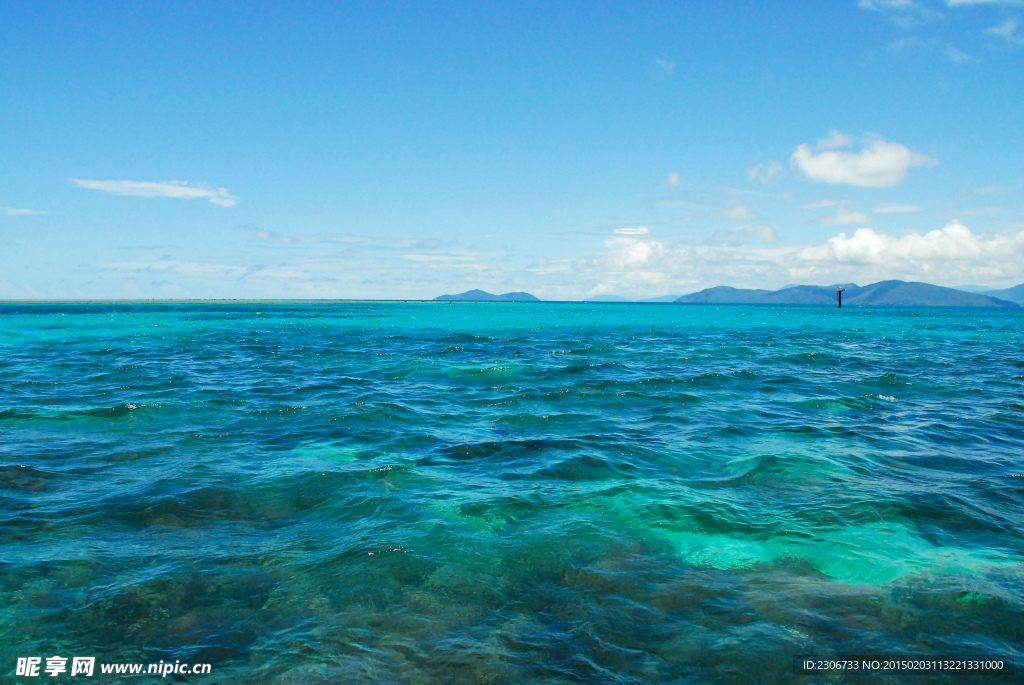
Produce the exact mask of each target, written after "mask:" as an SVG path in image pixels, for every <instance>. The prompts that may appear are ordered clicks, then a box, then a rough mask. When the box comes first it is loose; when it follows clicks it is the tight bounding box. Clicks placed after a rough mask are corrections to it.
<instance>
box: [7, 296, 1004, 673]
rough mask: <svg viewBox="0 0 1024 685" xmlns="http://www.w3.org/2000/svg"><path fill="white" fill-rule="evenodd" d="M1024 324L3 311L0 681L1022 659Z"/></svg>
mask: <svg viewBox="0 0 1024 685" xmlns="http://www.w3.org/2000/svg"><path fill="white" fill-rule="evenodd" d="M1022 331H1024V313H1022V311H1020V310H1018V311H1012V310H987V309H940V308H931V309H926V308H920V309H910V308H889V309H885V308H874V309H868V308H846V309H842V310H839V309H834V308H825V307H821V308H819V307H775V308H773V307H754V306H680V305H615V304H570V303H529V304H512V303H479V304H474V303H456V304H454V305H449V304H448V303H432V302H431V303H424V302H415V303H400V302H399V303H344V302H337V303H333V302H331V303H262V302H258V303H181V304H156V303H154V304H102V303H96V304H6V305H0V462H2V466H0V660H2V663H0V669H2V670H3V672H4V673H8V674H11V673H14V668H15V663H16V661H17V659H18V658H19V657H24V656H33V655H38V656H42V657H49V656H51V655H62V656H64V657H71V656H74V655H83V656H84V655H92V656H96V657H97V661H98V662H118V661H120V662H140V663H143V662H144V663H156V662H160V661H163V662H165V663H174V662H177V661H180V662H188V663H197V662H203V663H209V664H211V672H210V673H209V674H207V675H202V676H193V677H191V678H189V680H190V681H192V682H205V683H234V682H247V683H271V682H273V683H313V682H367V683H369V682H393V683H528V682H543V683H575V682H595V683H596V682H600V683H669V682H678V683H683V682H686V683H689V682H693V683H705V682H712V683H713V682H825V681H822V680H816V678H815V677H811V676H798V675H795V674H794V672H793V668H792V664H793V658H794V657H795V656H797V655H818V656H820V657H823V658H824V657H828V656H830V655H831V656H834V655H841V654H851V653H855V654H885V655H934V654H942V655H953V656H956V655H978V654H985V655H1002V656H1004V657H1011V658H1015V659H1016V661H1017V665H1018V673H1019V672H1020V670H1021V669H1024V563H1022V562H1024V539H1022V534H1024V335H1022ZM69 663H70V662H69ZM43 665H44V666H45V660H44V662H43ZM97 671H98V669H97ZM64 675H65V676H67V675H68V674H67V673H65V674H64ZM96 677H100V676H99V673H98V672H97V676H96ZM842 677H843V676H842V674H840V676H839V678H840V680H841V679H842ZM849 677H852V676H849ZM909 677H910V676H909V675H905V674H889V675H887V676H885V678H888V679H889V680H888V681H885V680H883V682H903V680H902V679H903V678H909ZM944 677H947V678H948V679H947V680H945V681H946V682H957V681H959V680H960V677H961V676H957V677H953V676H944ZM105 678H106V679H108V680H109V679H111V678H113V676H105ZM42 679H45V680H48V681H49V680H51V678H49V677H46V676H45V674H44V675H43V676H42ZM36 680H40V678H34V679H33V678H24V679H22V681H23V682H30V681H31V682H34V681H36ZM940 681H942V679H941V678H940ZM828 682H837V681H835V680H829V681H828ZM907 682H909V681H907Z"/></svg>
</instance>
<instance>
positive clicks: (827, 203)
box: [804, 200, 840, 209]
mask: <svg viewBox="0 0 1024 685" xmlns="http://www.w3.org/2000/svg"><path fill="white" fill-rule="evenodd" d="M839 204H840V203H838V202H836V201H835V200H818V201H817V202H812V203H811V204H809V205H804V209H822V208H824V207H838V206H839Z"/></svg>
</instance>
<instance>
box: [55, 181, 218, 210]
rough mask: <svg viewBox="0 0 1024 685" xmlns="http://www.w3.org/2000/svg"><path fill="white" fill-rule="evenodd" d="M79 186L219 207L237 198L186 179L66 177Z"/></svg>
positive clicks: (120, 193) (119, 193)
mask: <svg viewBox="0 0 1024 685" xmlns="http://www.w3.org/2000/svg"><path fill="white" fill-rule="evenodd" d="M68 180H69V181H71V182H72V183H74V184H75V185H77V186H78V187H80V188H90V189H92V190H102V191H104V192H107V193H113V194H114V195H132V196H135V197H169V198H176V199H181V200H195V199H205V200H209V201H210V202H212V203H213V204H215V205H220V206H221V207H233V206H234V205H235V204H237V203H238V198H237V197H235V196H234V195H231V194H230V193H229V192H228V190H227V188H213V187H210V186H207V185H205V184H193V183H189V182H188V181H159V182H156V181H93V180H89V179H83V178H71V179H68Z"/></svg>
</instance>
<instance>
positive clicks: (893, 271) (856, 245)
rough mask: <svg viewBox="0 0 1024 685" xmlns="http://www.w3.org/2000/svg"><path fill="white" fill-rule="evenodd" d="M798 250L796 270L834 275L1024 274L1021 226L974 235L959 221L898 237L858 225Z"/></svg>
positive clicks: (948, 277) (947, 278)
mask: <svg viewBox="0 0 1024 685" xmlns="http://www.w3.org/2000/svg"><path fill="white" fill-rule="evenodd" d="M797 256H798V260H799V261H798V263H797V265H796V266H795V267H794V268H793V269H792V273H793V274H794V275H808V274H810V273H813V272H815V271H819V272H820V271H825V272H827V273H829V274H831V275H832V276H838V275H842V274H849V275H853V274H858V273H859V274H861V276H860V278H861V279H862V280H867V279H879V278H901V279H904V280H913V279H920V280H929V279H931V280H932V282H935V281H936V280H937V281H939V282H940V283H942V282H945V283H951V282H954V281H957V282H962V279H964V278H968V279H971V282H974V280H975V279H981V280H979V281H978V282H983V281H985V280H994V281H997V280H1002V281H1005V280H1006V279H1008V278H1011V279H1012V278H1022V277H1024V274H1022V271H1024V269H1022V266H1021V265H1022V264H1024V232H1020V233H1017V234H1009V235H998V234H993V235H984V236H983V235H976V234H974V233H972V232H971V230H970V229H969V228H967V227H966V226H964V225H963V224H962V223H960V222H959V221H953V222H952V223H949V224H947V225H946V226H944V227H943V228H941V229H936V230H934V231H930V232H928V233H925V234H924V235H921V234H919V233H911V234H909V235H905V236H902V237H896V236H892V235H889V234H886V233H879V232H877V231H875V230H874V229H871V228H861V229H858V230H857V231H856V232H855V233H854V234H853V235H852V236H849V237H848V236H847V235H846V234H845V233H840V234H839V235H838V236H835V237H833V238H830V239H829V240H828V241H827V242H825V243H823V244H821V245H813V246H808V247H805V248H803V249H802V250H801V251H800V252H799V254H798V255H797Z"/></svg>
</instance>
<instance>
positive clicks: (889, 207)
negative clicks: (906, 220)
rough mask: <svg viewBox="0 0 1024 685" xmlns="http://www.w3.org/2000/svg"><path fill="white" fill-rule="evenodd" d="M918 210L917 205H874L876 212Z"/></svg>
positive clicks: (897, 212)
mask: <svg viewBox="0 0 1024 685" xmlns="http://www.w3.org/2000/svg"><path fill="white" fill-rule="evenodd" d="M920 211H921V208H920V207H918V206H917V205H901V204H896V203H889V204H885V205H879V206H878V207H875V212H876V213H878V214H900V213H910V212H920Z"/></svg>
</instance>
